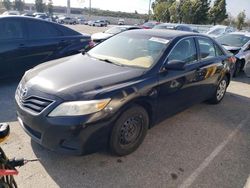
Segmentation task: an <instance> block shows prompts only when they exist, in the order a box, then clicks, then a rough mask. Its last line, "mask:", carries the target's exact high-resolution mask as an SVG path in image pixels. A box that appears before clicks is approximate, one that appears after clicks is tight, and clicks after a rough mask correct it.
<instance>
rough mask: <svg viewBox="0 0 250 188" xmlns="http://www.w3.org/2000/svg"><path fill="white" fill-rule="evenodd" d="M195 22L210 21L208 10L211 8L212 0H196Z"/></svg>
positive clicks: (193, 7)
mask: <svg viewBox="0 0 250 188" xmlns="http://www.w3.org/2000/svg"><path fill="white" fill-rule="evenodd" d="M192 4H193V5H192V11H193V21H192V23H193V24H206V23H208V11H209V9H210V0H195V1H193V3H192Z"/></svg>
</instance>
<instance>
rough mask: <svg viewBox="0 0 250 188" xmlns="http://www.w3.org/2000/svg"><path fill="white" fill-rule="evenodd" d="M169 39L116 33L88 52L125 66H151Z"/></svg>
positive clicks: (98, 57)
mask: <svg viewBox="0 0 250 188" xmlns="http://www.w3.org/2000/svg"><path fill="white" fill-rule="evenodd" d="M168 42H169V40H167V39H164V38H157V37H152V36H147V35H137V34H133V35H132V34H127V33H126V34H120V35H116V36H114V37H112V38H110V39H108V40H106V41H104V42H102V43H100V44H99V45H97V46H96V47H94V48H93V49H91V50H90V51H89V52H88V54H89V55H90V56H92V57H94V58H97V59H100V60H103V61H106V62H113V63H114V64H119V65H123V66H135V67H140V68H146V69H147V68H150V67H151V66H152V65H153V64H154V63H155V62H156V61H157V60H158V59H159V57H160V56H161V55H162V53H163V51H164V49H165V48H166V46H167V44H168Z"/></svg>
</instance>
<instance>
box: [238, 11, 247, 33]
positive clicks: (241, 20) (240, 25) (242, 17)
mask: <svg viewBox="0 0 250 188" xmlns="http://www.w3.org/2000/svg"><path fill="white" fill-rule="evenodd" d="M245 20H246V14H245V11H242V12H240V13H239V14H238V16H237V20H236V24H237V29H239V30H242V28H243V26H244V25H245Z"/></svg>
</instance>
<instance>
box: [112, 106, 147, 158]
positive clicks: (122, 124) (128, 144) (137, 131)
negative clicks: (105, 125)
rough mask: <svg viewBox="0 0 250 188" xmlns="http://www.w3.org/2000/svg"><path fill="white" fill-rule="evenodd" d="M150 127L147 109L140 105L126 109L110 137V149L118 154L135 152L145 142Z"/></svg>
mask: <svg viewBox="0 0 250 188" xmlns="http://www.w3.org/2000/svg"><path fill="white" fill-rule="evenodd" d="M148 127H149V117H148V113H147V111H146V110H145V109H144V108H143V107H141V106H138V105H135V106H132V107H130V108H129V109H127V110H125V111H124V112H123V113H122V114H121V115H120V117H119V118H118V119H117V120H116V122H115V125H114V127H113V129H112V133H111V137H110V150H111V152H112V154H114V155H118V156H124V155H128V154H130V153H132V152H134V151H135V150H136V149H137V148H138V147H139V146H140V145H141V143H142V142H143V140H144V138H145V136H146V134H147V130H148Z"/></svg>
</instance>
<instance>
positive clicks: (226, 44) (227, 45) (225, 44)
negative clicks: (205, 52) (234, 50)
mask: <svg viewBox="0 0 250 188" xmlns="http://www.w3.org/2000/svg"><path fill="white" fill-rule="evenodd" d="M221 45H223V46H229V45H228V44H221Z"/></svg>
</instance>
